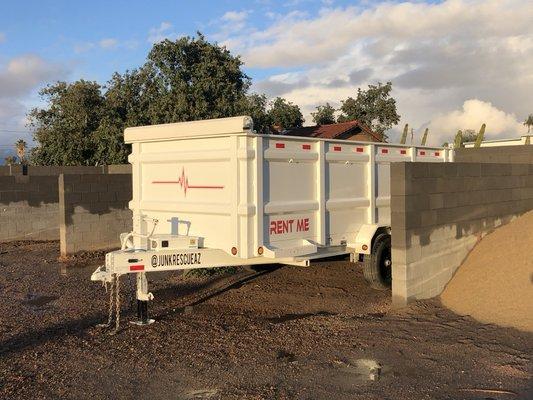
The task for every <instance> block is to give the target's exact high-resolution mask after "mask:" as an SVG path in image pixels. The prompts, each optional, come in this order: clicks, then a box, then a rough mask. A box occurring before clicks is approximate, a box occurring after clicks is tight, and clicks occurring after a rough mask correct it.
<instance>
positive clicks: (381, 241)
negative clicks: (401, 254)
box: [363, 233, 392, 290]
mask: <svg viewBox="0 0 533 400" xmlns="http://www.w3.org/2000/svg"><path fill="white" fill-rule="evenodd" d="M363 274H364V276H365V279H366V281H367V282H368V283H369V284H370V286H371V287H373V288H374V289H380V290H384V289H389V288H390V287H391V284H392V253H391V237H390V235H388V234H386V233H382V234H380V235H378V236H377V237H376V239H375V240H374V244H373V245H372V251H371V254H365V255H364V256H363Z"/></svg>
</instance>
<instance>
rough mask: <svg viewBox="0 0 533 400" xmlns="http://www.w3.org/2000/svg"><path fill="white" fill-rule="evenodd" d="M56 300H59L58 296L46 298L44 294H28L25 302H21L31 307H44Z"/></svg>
mask: <svg viewBox="0 0 533 400" xmlns="http://www.w3.org/2000/svg"><path fill="white" fill-rule="evenodd" d="M57 299H59V296H47V295H45V294H39V293H29V294H28V295H27V297H26V300H23V301H22V302H23V303H24V304H26V305H28V306H32V307H44V306H45V305H47V304H48V303H51V302H52V301H54V300H57Z"/></svg>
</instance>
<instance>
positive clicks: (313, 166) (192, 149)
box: [91, 116, 453, 328]
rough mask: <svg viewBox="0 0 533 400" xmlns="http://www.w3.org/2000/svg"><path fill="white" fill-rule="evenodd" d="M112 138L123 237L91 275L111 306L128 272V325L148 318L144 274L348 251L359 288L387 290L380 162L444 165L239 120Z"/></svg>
mask: <svg viewBox="0 0 533 400" xmlns="http://www.w3.org/2000/svg"><path fill="white" fill-rule="evenodd" d="M124 137H125V141H126V143H130V144H131V145H132V153H131V155H130V156H129V162H130V163H131V164H132V176H133V199H132V200H131V202H130V203H129V207H130V209H131V210H132V211H133V231H132V232H129V233H123V234H122V235H121V243H122V246H121V249H120V250H117V251H113V252H110V253H107V254H106V262H105V265H103V266H101V267H99V268H98V269H97V270H96V271H95V272H94V273H93V274H92V276H91V279H92V280H94V281H103V282H110V283H111V284H112V285H115V290H114V291H113V290H112V291H111V294H112V295H113V293H115V294H116V300H115V302H116V303H117V304H119V295H118V287H119V286H118V278H119V277H120V275H123V274H127V273H135V274H137V305H138V317H139V323H140V324H148V323H151V322H152V320H150V319H149V318H148V314H147V302H148V301H149V300H151V299H152V298H153V296H152V294H151V293H149V292H148V280H147V277H146V272H152V271H168V270H180V269H193V268H210V267H222V266H238V265H252V264H272V263H283V264H292V265H309V262H310V260H312V259H316V258H322V257H328V256H332V255H338V254H350V255H352V256H353V258H355V256H356V255H357V254H359V255H362V257H363V271H364V274H365V278H367V280H368V281H369V283H370V284H371V285H373V286H374V287H377V288H382V287H387V285H389V284H390V279H391V271H392V266H391V265H392V259H391V253H390V235H389V234H390V232H391V227H390V214H391V212H390V163H391V162H402V161H423V162H446V161H453V150H449V149H443V148H433V147H416V146H406V145H394V144H390V143H369V142H353V141H342V140H324V139H317V138H306V137H291V136H284V135H258V134H256V133H255V132H254V131H253V122H252V120H251V118H250V117H246V116H244V117H235V118H223V119H213V120H207V121H197V122H184V123H176V124H166V125H155V126H147V127H138V128H128V129H126V131H125V134H124ZM111 309H113V308H111ZM117 309H119V307H118V306H117ZM110 318H111V316H110ZM116 325H117V328H118V325H119V316H118V315H117V317H116Z"/></svg>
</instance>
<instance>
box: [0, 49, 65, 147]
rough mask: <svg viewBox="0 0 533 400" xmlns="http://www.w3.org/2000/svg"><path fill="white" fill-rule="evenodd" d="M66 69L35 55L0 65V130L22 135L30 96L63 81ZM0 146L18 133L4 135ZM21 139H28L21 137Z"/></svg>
mask: <svg viewBox="0 0 533 400" xmlns="http://www.w3.org/2000/svg"><path fill="white" fill-rule="evenodd" d="M68 73H69V68H68V67H66V66H65V65H64V64H59V63H52V62H49V61H47V60H44V59H43V58H41V57H39V56H37V55H35V54H26V55H22V56H18V57H14V58H12V59H11V60H9V61H8V62H7V63H6V64H4V65H0V129H14V130H22V131H26V130H27V129H26V128H25V124H26V122H27V121H26V112H27V111H28V103H31V95H32V94H34V93H35V91H36V90H37V89H38V88H40V87H42V86H44V85H45V84H46V83H48V82H53V81H56V80H59V79H64V78H65V77H66V76H67V75H68ZM4 133H5V134H3V135H0V144H5V143H8V144H11V143H13V142H14V140H13V137H15V136H17V138H18V137H19V136H21V135H20V134H18V133H9V132H7V133H6V132H4ZM25 138H28V137H27V136H25Z"/></svg>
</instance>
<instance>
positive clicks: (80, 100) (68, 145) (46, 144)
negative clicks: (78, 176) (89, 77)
mask: <svg viewBox="0 0 533 400" xmlns="http://www.w3.org/2000/svg"><path fill="white" fill-rule="evenodd" d="M40 95H41V97H42V98H43V99H44V100H45V101H46V102H47V103H48V104H47V107H46V108H44V109H39V108H34V109H33V110H31V111H30V113H29V115H28V116H29V119H30V126H31V127H32V128H33V130H34V139H35V140H36V141H37V142H38V147H36V148H34V149H33V151H32V161H33V162H34V163H36V164H40V165H80V164H81V165H93V164H94V156H95V149H96V146H95V131H96V129H97V128H98V126H99V125H100V120H101V118H102V113H103V108H104V97H103V96H102V93H101V87H100V85H99V84H97V83H96V82H88V81H84V80H79V81H76V82H74V83H71V84H68V83H66V82H57V83H56V84H54V85H49V86H47V87H45V88H44V89H42V90H41V91H40Z"/></svg>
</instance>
